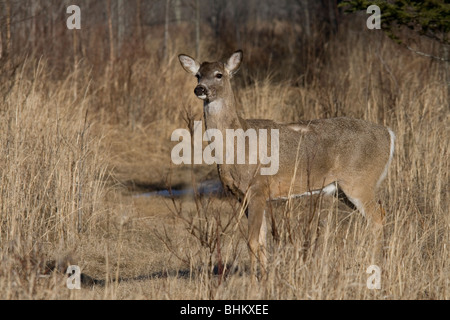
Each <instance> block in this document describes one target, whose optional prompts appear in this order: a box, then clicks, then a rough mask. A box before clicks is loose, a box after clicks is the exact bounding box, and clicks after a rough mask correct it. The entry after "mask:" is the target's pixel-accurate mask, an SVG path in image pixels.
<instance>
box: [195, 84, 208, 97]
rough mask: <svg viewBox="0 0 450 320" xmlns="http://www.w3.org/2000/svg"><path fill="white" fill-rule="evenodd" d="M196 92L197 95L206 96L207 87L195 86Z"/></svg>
mask: <svg viewBox="0 0 450 320" xmlns="http://www.w3.org/2000/svg"><path fill="white" fill-rule="evenodd" d="M194 93H195V95H196V96H197V97H203V96H206V88H205V87H204V86H202V85H198V86H197V87H195V90H194Z"/></svg>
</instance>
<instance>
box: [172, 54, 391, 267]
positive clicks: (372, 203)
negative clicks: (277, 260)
mask: <svg viewBox="0 0 450 320" xmlns="http://www.w3.org/2000/svg"><path fill="white" fill-rule="evenodd" d="M242 59H243V53H242V51H237V52H235V53H233V54H232V55H231V57H230V58H229V59H228V61H227V62H225V63H222V62H204V63H202V64H200V63H198V62H197V61H196V60H195V59H193V58H191V57H189V56H187V55H184V54H182V55H179V60H180V62H181V65H182V66H183V68H184V69H185V70H186V71H187V72H188V73H190V74H192V75H194V76H195V77H197V79H198V85H197V87H196V88H195V90H194V93H195V95H196V96H197V97H198V98H200V99H202V100H203V101H204V106H203V110H204V118H205V125H206V128H207V129H211V128H213V129H218V130H221V131H222V132H223V133H225V132H226V129H234V130H239V129H242V130H243V131H247V130H248V129H254V130H259V129H266V130H274V129H277V130H278V132H279V169H278V171H277V173H276V174H274V175H261V174H260V172H259V170H258V169H259V167H260V165H258V164H256V165H255V164H249V163H246V164H236V162H234V163H235V164H229V163H224V164H221V165H218V170H219V176H220V179H221V181H222V184H223V185H224V187H227V188H228V189H230V190H231V191H232V192H233V194H235V195H236V196H237V197H239V198H240V199H241V200H242V199H247V201H248V202H247V203H248V245H249V249H250V250H251V254H250V255H251V257H252V258H251V259H252V270H253V272H255V271H256V270H255V268H256V259H258V260H259V262H260V267H261V272H262V273H264V272H265V270H266V264H267V255H266V231H267V227H266V217H265V214H266V213H265V211H266V205H267V203H266V202H267V201H268V200H273V199H289V198H290V197H298V196H302V195H310V194H314V193H318V192H323V193H328V194H329V193H331V194H332V193H334V192H336V190H337V188H339V190H341V191H342V192H343V193H345V195H346V196H347V198H348V200H350V201H351V203H353V204H354V206H355V207H356V208H357V209H358V210H359V211H360V212H361V213H362V214H363V215H364V216H366V217H367V218H368V220H369V222H370V224H371V225H372V228H373V230H374V232H375V233H376V234H377V239H379V240H381V239H382V232H383V221H384V210H383V208H382V207H381V205H378V204H377V203H376V200H375V191H376V189H377V187H378V186H379V184H380V183H381V181H382V180H383V179H384V178H385V177H386V174H387V170H388V167H389V164H390V162H391V160H392V157H393V153H394V140H395V135H394V133H393V132H392V131H391V130H390V129H388V128H386V127H384V126H381V125H377V124H373V123H370V122H367V121H363V120H356V119H349V118H334V119H322V120H310V121H299V122H297V123H291V124H281V123H277V122H275V121H272V120H254V119H243V118H241V117H240V116H239V115H238V114H237V112H236V108H235V97H234V94H233V90H232V88H231V83H230V80H231V78H232V77H233V75H234V74H235V73H236V72H237V71H238V69H239V67H240V65H241V62H242ZM268 143H269V144H270V143H271V142H270V140H269V141H268ZM248 149H249V148H248V146H247V147H246V149H245V150H240V151H239V150H237V152H248ZM224 152H226V151H224ZM235 157H236V152H235ZM247 159H248V157H247Z"/></svg>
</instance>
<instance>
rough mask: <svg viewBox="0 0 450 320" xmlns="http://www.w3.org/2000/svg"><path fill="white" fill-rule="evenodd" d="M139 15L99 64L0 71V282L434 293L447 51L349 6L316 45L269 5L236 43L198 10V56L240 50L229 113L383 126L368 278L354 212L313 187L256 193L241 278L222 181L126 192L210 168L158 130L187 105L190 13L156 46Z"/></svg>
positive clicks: (249, 291)
mask: <svg viewBox="0 0 450 320" xmlns="http://www.w3.org/2000/svg"><path fill="white" fill-rule="evenodd" d="M152 28H158V27H149V29H148V30H147V29H144V30H143V32H144V33H146V32H148V34H152V36H151V37H148V38H146V40H145V47H144V48H142V50H143V51H144V53H142V52H140V51H138V50H137V49H135V47H133V49H132V50H130V51H129V52H128V53H127V54H128V55H124V57H123V58H122V59H118V60H117V61H116V62H115V65H114V67H107V66H104V68H100V67H99V66H100V65H101V64H100V60H99V61H98V64H95V63H94V64H92V63H89V61H92V60H87V59H79V60H72V58H71V57H68V58H67V59H66V60H64V63H63V66H65V68H63V69H64V72H61V67H57V66H55V64H53V63H52V61H51V59H49V58H47V57H46V56H38V55H36V56H34V55H31V56H29V57H26V59H24V60H23V62H22V63H21V64H20V65H17V66H16V68H15V69H14V72H11V71H10V70H9V71H8V70H6V71H5V70H3V76H2V82H1V88H0V90H1V93H2V95H1V99H0V243H1V247H0V266H1V267H0V298H1V299H449V298H450V276H449V275H450V261H449V256H450V255H449V250H450V248H449V247H450V210H449V204H450V199H449V164H450V163H449V128H450V126H449V116H450V113H449V110H450V108H449V107H450V105H449V98H450V97H449V93H450V89H449V79H450V66H449V63H448V62H447V63H446V62H443V61H438V60H434V59H430V58H427V57H423V56H420V55H417V54H415V53H413V52H411V51H409V50H407V49H405V48H404V47H402V46H400V45H398V44H396V43H395V42H393V41H392V40H391V39H389V38H387V37H386V36H385V35H384V34H383V33H382V32H376V31H372V30H367V29H366V28H364V20H356V21H353V20H350V21H348V22H346V23H343V24H342V26H341V27H340V29H339V30H338V31H337V33H336V34H334V35H333V36H332V37H330V38H329V39H327V40H326V41H325V40H324V41H323V42H321V43H320V46H318V45H317V44H311V43H302V44H298V43H297V32H298V30H297V29H296V28H295V26H291V25H286V24H283V23H282V22H274V23H270V24H269V23H268V24H262V25H256V24H255V25H249V26H248V27H247V30H248V33H247V34H246V38H245V39H244V38H243V39H241V43H240V45H241V47H239V48H238V47H236V46H237V43H231V44H230V43H226V42H223V43H220V44H217V43H216V42H214V41H213V40H207V39H208V34H212V33H213V31H212V30H208V29H207V28H206V27H205V30H204V33H203V34H204V37H203V40H202V41H201V43H200V44H201V56H200V57H197V58H198V59H199V60H201V61H204V60H207V61H213V60H217V59H220V58H223V57H226V56H228V55H229V54H230V53H232V52H233V51H235V50H236V49H242V50H243V51H244V63H243V65H242V67H241V70H240V72H239V74H238V75H237V76H236V79H234V84H233V88H234V90H235V94H236V97H237V101H238V105H239V108H240V112H241V114H242V115H243V116H244V117H246V118H270V119H275V120H277V121H280V122H295V121H296V120H300V119H316V118H329V117H336V116H348V117H354V118H361V119H366V120H370V121H373V122H376V123H380V124H383V125H386V126H388V127H390V128H391V129H392V130H393V131H394V132H395V133H396V137H397V139H396V148H395V156H394V160H393V162H392V165H391V168H390V170H389V173H388V176H387V178H386V180H385V181H384V182H383V183H382V185H381V187H380V189H379V192H378V195H377V196H378V198H379V200H380V201H381V202H382V203H383V206H384V208H385V210H386V213H387V215H386V227H385V242H386V246H385V259H384V262H383V265H380V266H379V267H380V268H381V272H382V277H381V289H379V290H370V289H368V288H367V279H368V277H369V276H370V274H368V273H366V270H367V268H368V267H369V266H370V265H371V261H370V256H371V252H370V250H368V248H369V247H370V243H369V242H370V237H369V235H370V232H369V228H368V226H367V221H366V220H365V219H364V217H362V215H361V214H360V213H359V212H357V211H352V210H351V209H350V208H348V207H346V206H345V205H343V204H341V203H340V202H339V201H338V200H337V199H335V198H333V197H331V198H326V197H321V196H316V197H310V198H302V199H297V200H289V201H284V202H283V201H280V202H274V203H271V211H272V216H273V221H271V224H270V225H271V226H270V228H269V233H268V234H269V239H268V242H269V244H270V246H269V253H270V259H269V268H268V276H267V279H264V280H262V281H260V282H258V283H253V282H252V281H251V276H250V274H249V264H250V258H249V256H248V251H247V243H246V232H247V228H246V227H247V218H246V217H245V215H244V214H243V209H242V208H241V204H240V203H239V202H237V201H236V200H235V199H234V198H233V197H232V196H230V195H229V194H226V193H224V194H222V193H221V194H211V195H208V194H201V195H200V194H196V193H194V195H189V194H188V195H185V196H172V197H170V196H169V197H165V196H145V195H143V194H144V193H146V192H152V191H157V190H163V189H173V190H175V189H182V188H189V187H192V188H194V189H196V188H197V186H198V185H199V184H200V183H201V182H203V181H211V180H213V181H214V180H217V179H218V175H217V168H216V166H214V165H213V166H207V165H196V166H183V165H180V166H175V165H173V164H172V163H171V159H170V154H171V149H172V148H173V146H174V145H175V144H176V143H174V142H171V141H170V136H171V133H172V132H173V130H175V129H177V128H187V126H188V123H189V121H193V120H201V119H202V102H201V101H200V100H198V99H197V98H196V97H195V95H194V93H193V89H194V87H195V83H196V80H195V78H193V77H190V76H189V75H187V74H186V73H185V72H184V70H183V69H182V68H181V66H180V64H179V62H178V59H177V55H178V54H179V53H186V54H189V55H191V56H194V55H195V48H194V47H193V45H192V42H191V41H189V39H188V38H186V37H183V30H184V32H185V30H188V29H189V28H190V27H189V26H186V25H183V24H179V25H175V24H174V25H172V26H171V30H170V31H171V34H172V38H171V41H170V46H169V47H168V48H167V57H166V58H165V59H164V58H162V57H161V55H159V54H158V52H159V51H158V50H160V47H161V42H162V41H163V39H162V37H159V38H158V37H157V36H155V34H156V33H155V29H152ZM255 34H257V35H258V37H257V38H255V37H254V35H255ZM319 36H320V35H317V37H319ZM210 39H212V37H211V38H210ZM252 39H253V40H252ZM256 39H257V40H256ZM416 43H417V46H418V47H420V48H425V49H426V50H427V51H428V52H432V53H436V54H438V53H439V50H440V47H439V46H437V45H436V44H434V43H433V42H432V41H430V40H427V39H421V38H417V39H416ZM294 44H295V45H294ZM318 48H320V50H319V49H318ZM88 51H89V47H88ZM94 61H95V60H94ZM5 74H7V75H8V76H7V77H6V76H5ZM68 265H78V266H79V267H80V268H81V270H82V273H83V274H86V275H88V276H89V277H90V278H89V279H86V277H85V278H84V280H85V281H84V283H83V286H82V289H81V290H69V289H67V287H66V279H67V275H65V271H66V269H67V266H68Z"/></svg>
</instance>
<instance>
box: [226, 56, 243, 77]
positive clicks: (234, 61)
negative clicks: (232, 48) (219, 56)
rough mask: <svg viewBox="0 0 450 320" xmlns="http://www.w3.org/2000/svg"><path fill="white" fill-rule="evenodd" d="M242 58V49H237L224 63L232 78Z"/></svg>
mask: <svg viewBox="0 0 450 320" xmlns="http://www.w3.org/2000/svg"><path fill="white" fill-rule="evenodd" d="M243 58H244V53H243V52H242V50H238V51H236V52H235V53H233V54H232V55H231V57H230V58H229V59H228V61H227V63H225V69H226V70H227V71H228V74H229V75H230V78H232V77H233V76H234V75H235V74H236V72H238V71H239V67H240V66H241V63H242V59H243Z"/></svg>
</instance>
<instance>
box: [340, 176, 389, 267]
mask: <svg viewBox="0 0 450 320" xmlns="http://www.w3.org/2000/svg"><path fill="white" fill-rule="evenodd" d="M340 187H341V188H342V191H343V192H344V193H345V195H346V197H347V198H348V200H349V201H350V202H351V203H352V204H353V205H354V206H355V207H356V208H357V209H358V211H359V212H361V214H362V215H363V216H364V217H366V218H367V220H368V223H369V226H370V229H371V230H372V236H373V242H374V259H375V260H380V259H381V258H382V256H383V242H384V221H385V211H384V209H383V207H382V206H381V205H380V204H378V203H377V201H376V198H375V186H374V187H371V186H368V185H359V186H358V188H356V187H350V186H347V185H345V184H344V185H340Z"/></svg>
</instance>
